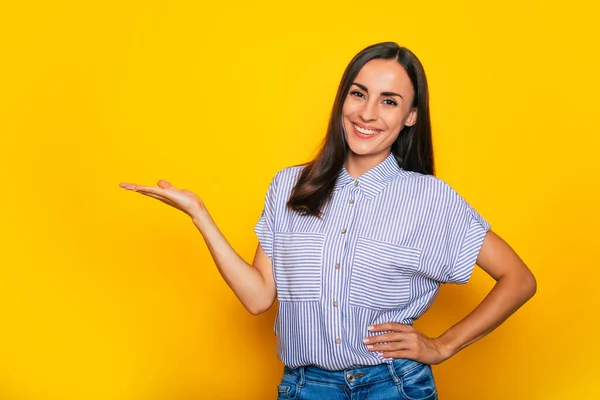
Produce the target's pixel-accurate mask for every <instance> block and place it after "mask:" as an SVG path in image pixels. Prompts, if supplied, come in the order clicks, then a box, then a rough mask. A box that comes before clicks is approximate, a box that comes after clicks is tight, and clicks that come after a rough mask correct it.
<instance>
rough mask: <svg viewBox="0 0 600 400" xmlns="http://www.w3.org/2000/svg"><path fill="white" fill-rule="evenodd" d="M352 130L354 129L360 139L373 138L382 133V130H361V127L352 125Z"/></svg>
mask: <svg viewBox="0 0 600 400" xmlns="http://www.w3.org/2000/svg"><path fill="white" fill-rule="evenodd" d="M352 128H354V132H355V133H356V134H357V135H358V136H359V137H363V138H369V137H373V136H375V135H377V134H378V133H381V132H382V131H381V130H374V129H365V128H361V127H360V126H358V125H356V124H352Z"/></svg>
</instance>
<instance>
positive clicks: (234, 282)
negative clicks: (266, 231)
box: [119, 180, 276, 314]
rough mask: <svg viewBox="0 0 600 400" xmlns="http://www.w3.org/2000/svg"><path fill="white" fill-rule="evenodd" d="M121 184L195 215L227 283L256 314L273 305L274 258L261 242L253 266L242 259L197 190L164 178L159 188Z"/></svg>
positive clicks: (191, 215)
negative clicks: (172, 182) (178, 185)
mask: <svg viewBox="0 0 600 400" xmlns="http://www.w3.org/2000/svg"><path fill="white" fill-rule="evenodd" d="M119 186H120V187H122V188H124V189H127V190H132V191H135V192H138V193H140V194H143V195H145V196H149V197H153V198H155V199H157V200H160V201H162V202H163V203H165V204H168V205H170V206H171V207H174V208H176V209H178V210H180V211H183V212H184V213H186V214H187V215H189V216H190V217H191V218H192V221H193V222H194V225H196V227H197V228H198V230H199V231H200V233H201V234H202V237H203V238H204V241H205V242H206V245H207V246H208V250H209V251H210V254H211V255H212V258H213V260H214V261H215V264H216V265H217V268H218V269H219V272H220V273H221V276H222V277H223V279H225V282H227V284H228V285H229V287H230V288H231V289H232V290H233V292H234V293H235V295H236V296H237V297H238V299H240V301H241V302H242V304H243V305H244V307H246V309H247V310H248V311H250V312H251V313H252V314H260V313H263V312H265V311H267V310H268V309H269V308H271V305H272V304H273V302H274V301H275V296H276V290H275V280H274V278H273V270H272V267H271V259H270V258H269V256H267V254H266V253H265V252H264V250H263V248H262V247H261V245H260V244H259V245H258V247H257V249H256V254H255V256H254V262H253V263H252V265H250V264H248V263H247V262H246V261H244V259H242V258H241V257H240V256H239V254H237V253H236V251H235V250H234V249H233V247H231V245H230V244H229V242H228V241H227V239H225V236H223V234H222V233H221V231H220V230H219V228H218V227H217V224H216V223H215V222H214V220H213V219H212V217H211V216H210V214H209V213H208V210H207V209H206V207H205V206H204V202H203V201H202V200H201V199H200V197H198V195H196V194H195V193H193V192H190V191H189V190H185V189H177V188H176V187H175V186H173V185H171V184H170V183H169V182H167V181H164V180H160V181H158V187H156V186H142V185H137V184H133V183H126V182H123V183H121V184H120V185H119Z"/></svg>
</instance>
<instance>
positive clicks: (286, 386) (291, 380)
mask: <svg viewBox="0 0 600 400" xmlns="http://www.w3.org/2000/svg"><path fill="white" fill-rule="evenodd" d="M277 393H278V395H277V400H294V399H295V398H296V397H297V396H298V393H299V385H298V379H297V378H296V377H295V376H293V375H290V374H287V373H284V374H283V378H282V379H281V383H280V384H279V385H278V386H277Z"/></svg>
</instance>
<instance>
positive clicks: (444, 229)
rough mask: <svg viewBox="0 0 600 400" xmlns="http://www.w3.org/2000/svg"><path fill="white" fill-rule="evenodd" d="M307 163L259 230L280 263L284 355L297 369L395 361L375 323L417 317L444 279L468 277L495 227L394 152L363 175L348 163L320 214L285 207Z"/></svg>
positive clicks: (281, 176)
mask: <svg viewBox="0 0 600 400" xmlns="http://www.w3.org/2000/svg"><path fill="white" fill-rule="evenodd" d="M302 168H303V167H301V166H297V167H290V168H285V169H283V170H281V171H280V172H278V173H277V175H276V176H275V177H274V178H273V181H272V182H271V184H270V186H269V189H268V192H267V196H266V200H265V207H264V210H263V213H262V215H261V218H260V220H259V221H258V223H257V224H256V227H255V232H256V234H257V236H258V238H259V241H260V244H261V246H262V247H263V249H264V251H265V252H266V253H267V255H268V256H269V258H271V261H272V263H273V273H274V277H275V284H276V286H277V297H278V300H279V311H278V314H277V319H276V321H275V333H276V335H277V354H278V356H279V358H280V359H281V361H282V362H283V363H284V364H285V365H287V366H288V367H291V368H296V367H299V366H304V365H316V366H319V367H321V368H324V369H328V370H341V369H346V368H351V367H354V366H357V365H376V364H381V363H385V362H391V359H384V358H382V357H380V356H379V355H378V354H377V353H373V352H370V351H368V350H367V348H366V346H365V344H364V343H363V341H362V339H363V338H364V337H366V336H369V335H370V333H369V331H367V327H368V326H369V325H373V324H380V323H386V322H398V323H402V324H412V323H413V321H414V320H415V319H417V318H418V317H420V316H421V315H422V314H423V313H424V312H425V311H427V309H428V308H429V307H430V305H431V304H432V302H433V300H434V299H435V297H436V295H437V293H438V290H439V286H440V283H449V282H453V283H466V282H467V281H468V279H469V277H470V276H471V273H472V271H473V267H474V265H475V261H476V259H477V255H478V253H479V249H480V248H481V245H482V243H483V238H484V237H485V234H486V232H487V231H488V230H489V229H490V226H489V224H488V223H487V222H486V221H485V220H484V219H483V218H482V217H481V216H480V215H479V214H478V213H477V211H475V210H474V209H473V208H472V207H471V206H470V205H469V204H468V203H467V202H466V201H465V200H464V199H463V198H462V197H461V196H459V195H458V194H457V193H456V192H455V191H454V190H453V189H452V188H451V187H450V186H448V185H447V184H446V183H444V182H443V181H442V180H440V179H438V178H436V177H434V176H431V175H423V174H420V173H417V172H411V171H406V170H403V169H401V168H400V167H399V166H398V164H397V162H396V160H395V158H394V156H393V155H392V154H390V155H389V156H388V157H387V158H386V159H385V160H384V161H382V162H381V163H380V164H378V165H377V166H375V167H374V168H372V169H371V170H369V171H368V172H367V173H365V174H364V175H362V176H360V177H359V178H358V179H353V178H352V177H351V176H350V175H349V174H348V172H347V171H346V169H345V168H344V169H342V171H341V172H340V174H339V176H338V179H337V181H336V184H335V188H334V190H333V193H332V197H331V199H330V201H329V203H328V204H327V205H326V206H325V208H324V210H323V217H322V218H321V219H319V218H316V217H314V216H306V215H300V214H299V213H297V212H294V211H291V210H289V209H288V208H287V207H286V203H287V200H288V199H289V196H290V194H291V191H292V188H293V187H294V185H295V183H296V180H297V178H298V176H299V174H300V172H301V170H302Z"/></svg>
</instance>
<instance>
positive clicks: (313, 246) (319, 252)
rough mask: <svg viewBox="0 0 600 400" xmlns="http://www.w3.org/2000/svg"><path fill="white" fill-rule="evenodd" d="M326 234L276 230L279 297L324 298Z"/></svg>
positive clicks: (276, 278)
mask: <svg viewBox="0 0 600 400" xmlns="http://www.w3.org/2000/svg"><path fill="white" fill-rule="evenodd" d="M324 243H325V234H323V233H312V232H301V233H291V232H276V233H275V245H274V257H273V260H274V261H273V271H274V274H275V283H276V285H277V298H278V299H279V301H318V300H320V299H321V269H322V263H323V245H324Z"/></svg>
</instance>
